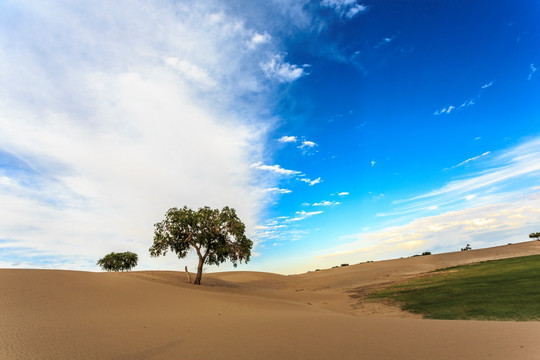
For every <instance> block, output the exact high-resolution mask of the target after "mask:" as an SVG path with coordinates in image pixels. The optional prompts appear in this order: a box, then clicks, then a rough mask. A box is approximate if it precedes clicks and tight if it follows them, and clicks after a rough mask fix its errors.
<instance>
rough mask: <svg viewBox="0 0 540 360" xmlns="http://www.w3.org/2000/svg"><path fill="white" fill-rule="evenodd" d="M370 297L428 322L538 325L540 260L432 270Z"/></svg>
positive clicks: (523, 259) (528, 259) (539, 312)
mask: <svg viewBox="0 0 540 360" xmlns="http://www.w3.org/2000/svg"><path fill="white" fill-rule="evenodd" d="M438 272H439V274H437V275H434V276H430V277H427V278H422V279H416V280H412V281H409V282H407V283H404V284H399V285H396V286H392V287H390V288H388V289H385V290H382V291H379V292H375V293H373V294H372V295H370V297H371V298H388V299H391V300H393V301H395V302H397V303H399V304H401V306H402V308H403V309H404V310H407V311H410V312H413V313H419V314H423V315H424V317H426V318H431V319H478V320H540V255H531V256H525V257H519V258H512V259H504V260H496V261H486V262H483V263H478V264H474V265H469V266H457V267H453V268H448V269H443V270H438Z"/></svg>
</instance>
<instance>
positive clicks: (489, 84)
mask: <svg viewBox="0 0 540 360" xmlns="http://www.w3.org/2000/svg"><path fill="white" fill-rule="evenodd" d="M490 86H493V81H490V82H488V83H487V84H484V85H482V89H487V88H488V87H490Z"/></svg>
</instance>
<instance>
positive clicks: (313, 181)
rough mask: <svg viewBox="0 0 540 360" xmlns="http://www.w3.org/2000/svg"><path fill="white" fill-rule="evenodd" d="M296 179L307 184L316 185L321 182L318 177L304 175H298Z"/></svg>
mask: <svg viewBox="0 0 540 360" xmlns="http://www.w3.org/2000/svg"><path fill="white" fill-rule="evenodd" d="M298 180H300V181H303V182H305V183H307V184H308V185H309V186H313V185H317V184H319V183H321V182H322V180H321V178H320V177H318V178H316V179H315V180H311V179H308V178H305V177H299V178H298Z"/></svg>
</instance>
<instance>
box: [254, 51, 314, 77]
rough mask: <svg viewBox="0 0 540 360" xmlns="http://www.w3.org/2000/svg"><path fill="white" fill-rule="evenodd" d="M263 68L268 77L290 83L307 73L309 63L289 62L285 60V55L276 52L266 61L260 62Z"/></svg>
mask: <svg viewBox="0 0 540 360" xmlns="http://www.w3.org/2000/svg"><path fill="white" fill-rule="evenodd" d="M260 66H261V69H262V70H263V72H264V74H265V75H266V77H267V78H269V79H273V80H276V81H278V82H280V83H288V82H293V81H295V80H298V79H299V78H301V77H302V76H305V75H307V73H306V71H305V69H306V68H307V67H309V65H302V67H299V66H298V65H294V64H289V63H288V62H286V61H284V60H283V55H280V54H274V55H272V56H271V57H270V59H269V60H268V61H266V62H262V63H261V64H260Z"/></svg>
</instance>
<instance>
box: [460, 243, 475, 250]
mask: <svg viewBox="0 0 540 360" xmlns="http://www.w3.org/2000/svg"><path fill="white" fill-rule="evenodd" d="M471 249H472V248H471V244H467V246H465V247H464V248H461V251H468V250H471Z"/></svg>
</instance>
